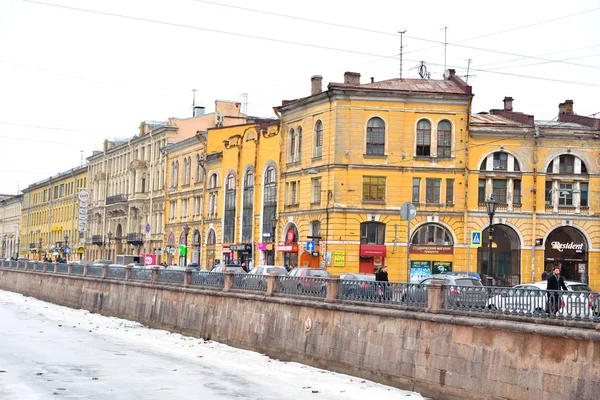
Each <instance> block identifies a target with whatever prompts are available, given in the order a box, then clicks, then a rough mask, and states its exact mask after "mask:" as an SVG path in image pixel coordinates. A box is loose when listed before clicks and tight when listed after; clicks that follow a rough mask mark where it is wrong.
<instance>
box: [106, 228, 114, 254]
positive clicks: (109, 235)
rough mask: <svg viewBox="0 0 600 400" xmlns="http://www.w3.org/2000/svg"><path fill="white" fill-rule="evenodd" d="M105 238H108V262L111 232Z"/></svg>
mask: <svg viewBox="0 0 600 400" xmlns="http://www.w3.org/2000/svg"><path fill="white" fill-rule="evenodd" d="M106 236H107V237H108V259H109V260H110V241H111V239H112V237H113V234H112V232H108V234H107V235H106Z"/></svg>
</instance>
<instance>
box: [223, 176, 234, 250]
mask: <svg viewBox="0 0 600 400" xmlns="http://www.w3.org/2000/svg"><path fill="white" fill-rule="evenodd" d="M235 192H236V191H235V177H234V176H233V174H229V175H227V179H226V180H225V213H224V220H223V242H224V243H233V241H234V238H235Z"/></svg>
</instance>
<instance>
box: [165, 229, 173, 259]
mask: <svg viewBox="0 0 600 400" xmlns="http://www.w3.org/2000/svg"><path fill="white" fill-rule="evenodd" d="M165 252H166V253H167V264H169V265H171V264H173V255H174V254H175V233H174V232H173V231H171V232H169V237H168V239H167V246H166V248H165Z"/></svg>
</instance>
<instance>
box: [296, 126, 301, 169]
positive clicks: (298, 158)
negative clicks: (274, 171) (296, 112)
mask: <svg viewBox="0 0 600 400" xmlns="http://www.w3.org/2000/svg"><path fill="white" fill-rule="evenodd" d="M296 132H298V151H297V152H296V161H302V127H301V126H299V127H298V129H296Z"/></svg>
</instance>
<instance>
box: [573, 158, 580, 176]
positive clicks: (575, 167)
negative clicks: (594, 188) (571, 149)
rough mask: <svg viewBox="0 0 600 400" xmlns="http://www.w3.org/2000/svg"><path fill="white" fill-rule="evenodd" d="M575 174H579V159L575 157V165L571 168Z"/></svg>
mask: <svg viewBox="0 0 600 400" xmlns="http://www.w3.org/2000/svg"><path fill="white" fill-rule="evenodd" d="M573 169H574V172H575V173H576V174H581V158H579V157H575V165H574V166H573Z"/></svg>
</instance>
